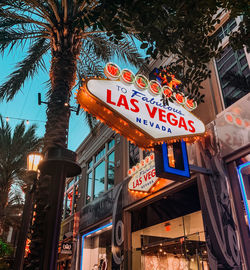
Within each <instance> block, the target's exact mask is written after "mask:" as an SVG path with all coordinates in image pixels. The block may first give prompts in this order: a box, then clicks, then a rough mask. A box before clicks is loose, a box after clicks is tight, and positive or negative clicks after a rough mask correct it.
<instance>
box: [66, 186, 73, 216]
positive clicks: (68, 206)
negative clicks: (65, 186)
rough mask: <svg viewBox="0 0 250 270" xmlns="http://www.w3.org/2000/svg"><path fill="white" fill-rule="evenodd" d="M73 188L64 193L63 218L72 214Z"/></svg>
mask: <svg viewBox="0 0 250 270" xmlns="http://www.w3.org/2000/svg"><path fill="white" fill-rule="evenodd" d="M72 203H73V189H71V190H70V191H69V192H68V193H67V194H66V209H65V218H66V217H68V216H70V215H71V214H72Z"/></svg>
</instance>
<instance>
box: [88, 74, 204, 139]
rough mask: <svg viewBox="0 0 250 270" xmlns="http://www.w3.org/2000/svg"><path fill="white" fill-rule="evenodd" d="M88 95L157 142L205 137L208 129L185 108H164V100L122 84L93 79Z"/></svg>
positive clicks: (133, 86)
mask: <svg viewBox="0 0 250 270" xmlns="http://www.w3.org/2000/svg"><path fill="white" fill-rule="evenodd" d="M87 88H88V91H89V92H90V93H91V94H92V95H94V96H95V97H96V98H98V99H99V100H101V101H102V102H103V103H105V104H106V105H107V106H108V107H109V108H111V109H112V110H114V111H116V112H118V113H119V114H120V115H121V116H122V118H126V119H127V120H128V121H129V122H131V123H133V124H134V125H135V126H136V127H138V128H139V129H141V130H143V131H144V132H146V133H147V134H148V135H150V136H151V137H153V138H154V139H161V138H162V139H163V138H171V137H185V136H189V135H196V134H202V133H204V132H205V126H204V124H203V123H202V121H200V120H199V119H198V118H197V117H195V116H194V115H193V114H192V113H191V112H189V111H187V110H186V109H184V108H183V107H182V106H181V105H179V104H175V103H171V102H170V104H169V106H167V105H166V106H164V105H163V104H162V101H161V96H160V95H156V96H152V94H150V93H149V92H148V91H147V90H144V91H142V90H139V89H137V88H136V86H135V85H131V84H130V85H129V84H127V85H126V84H124V83H122V82H120V81H110V80H96V79H90V80H89V81H88V82H87Z"/></svg>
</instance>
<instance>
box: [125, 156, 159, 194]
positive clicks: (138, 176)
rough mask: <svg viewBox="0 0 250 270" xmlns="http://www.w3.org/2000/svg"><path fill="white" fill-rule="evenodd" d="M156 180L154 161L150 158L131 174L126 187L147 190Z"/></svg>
mask: <svg viewBox="0 0 250 270" xmlns="http://www.w3.org/2000/svg"><path fill="white" fill-rule="evenodd" d="M157 180H158V177H156V175H155V162H154V160H151V161H150V162H149V163H148V164H146V165H145V166H144V167H142V168H140V169H139V170H138V171H137V172H136V173H135V174H134V175H133V176H132V178H131V179H130V181H129V183H128V188H129V189H130V190H136V191H144V192H147V191H149V190H150V188H151V187H152V186H153V185H154V184H155V182H156V181H157Z"/></svg>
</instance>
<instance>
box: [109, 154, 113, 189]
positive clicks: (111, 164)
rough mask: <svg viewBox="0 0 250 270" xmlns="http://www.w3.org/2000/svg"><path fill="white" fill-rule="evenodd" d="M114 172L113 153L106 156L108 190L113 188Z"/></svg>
mask: <svg viewBox="0 0 250 270" xmlns="http://www.w3.org/2000/svg"><path fill="white" fill-rule="evenodd" d="M114 172H115V152H114V151H113V152H112V153H111V154H110V155H109V156H108V189H110V188H112V187H113V186H114V179H115V177H114Z"/></svg>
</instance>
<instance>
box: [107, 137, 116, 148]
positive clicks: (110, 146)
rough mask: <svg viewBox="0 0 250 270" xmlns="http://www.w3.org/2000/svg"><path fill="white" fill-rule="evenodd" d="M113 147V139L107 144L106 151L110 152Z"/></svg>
mask: <svg viewBox="0 0 250 270" xmlns="http://www.w3.org/2000/svg"><path fill="white" fill-rule="evenodd" d="M114 146H115V139H113V140H112V141H110V142H109V143H108V150H110V149H111V148H112V147H114Z"/></svg>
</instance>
